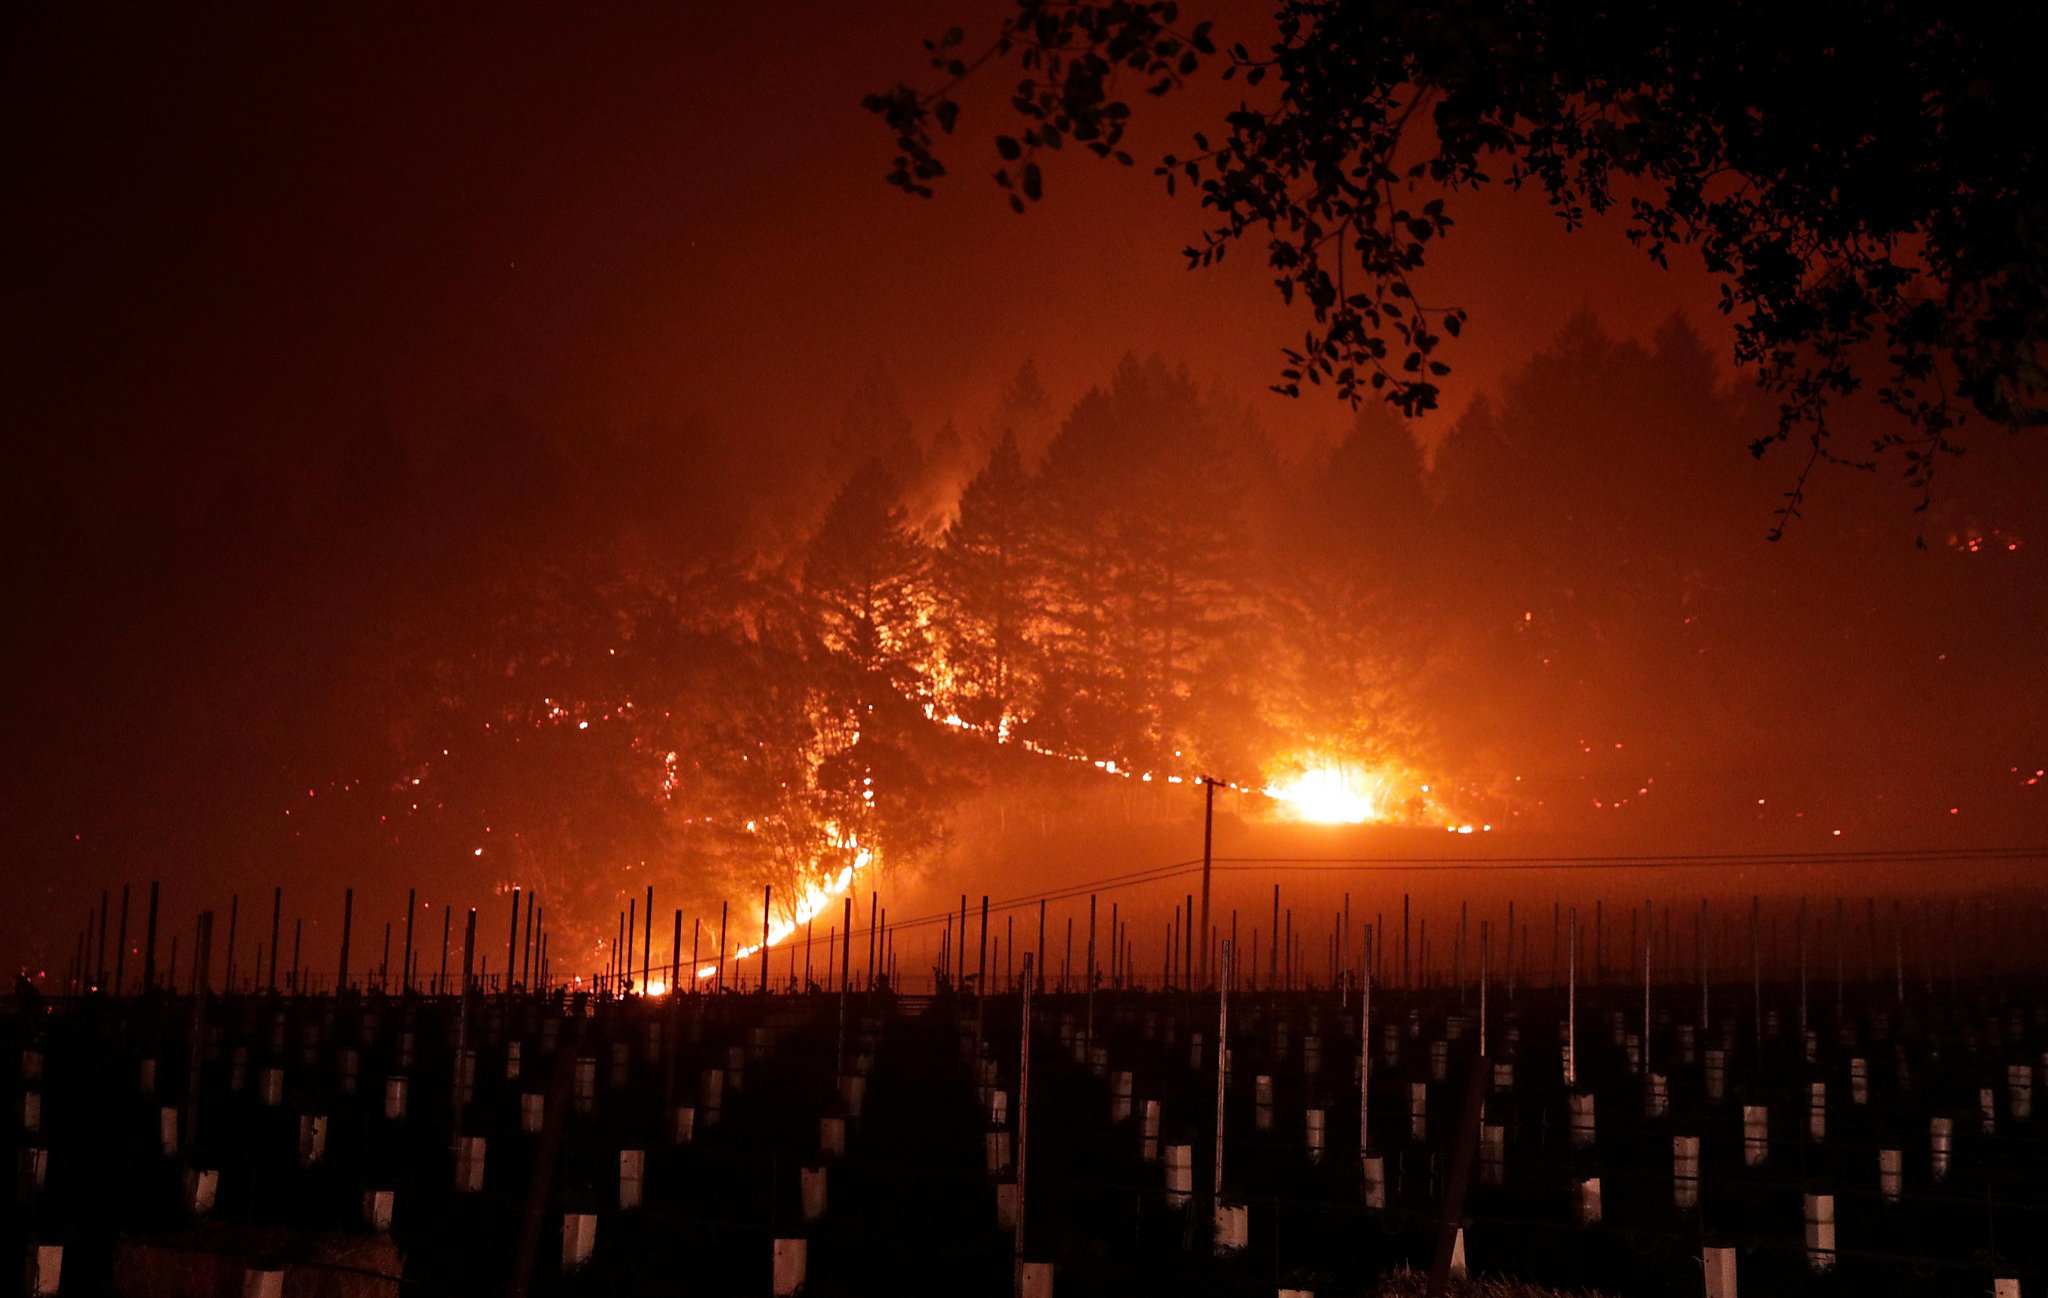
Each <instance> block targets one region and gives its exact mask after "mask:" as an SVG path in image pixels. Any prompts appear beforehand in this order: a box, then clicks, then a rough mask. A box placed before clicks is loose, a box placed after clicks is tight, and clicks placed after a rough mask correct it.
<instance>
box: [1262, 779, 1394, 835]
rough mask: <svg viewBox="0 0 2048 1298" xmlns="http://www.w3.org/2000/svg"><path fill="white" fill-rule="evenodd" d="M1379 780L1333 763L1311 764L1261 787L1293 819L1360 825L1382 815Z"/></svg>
mask: <svg viewBox="0 0 2048 1298" xmlns="http://www.w3.org/2000/svg"><path fill="white" fill-rule="evenodd" d="M1379 783H1380V782H1379V781H1376V780H1370V779H1368V778H1367V777H1365V776H1362V775H1357V774H1353V773H1351V772H1348V771H1345V770H1343V769H1341V768H1339V767H1335V766H1312V767H1310V768H1309V769H1307V770H1305V771H1302V772H1301V773H1300V774H1298V775H1293V776H1290V777H1288V778H1287V779H1285V780H1282V781H1280V782H1279V783H1276V784H1269V785H1267V786H1266V788H1265V794H1266V796H1267V797H1269V798H1271V799H1273V800H1274V801H1275V802H1278V803H1280V804H1281V806H1283V807H1284V808H1286V810H1287V813H1288V814H1289V815H1290V816H1291V817H1292V818H1293V819H1295V820H1301V821H1306V822H1308V823H1309V824H1312V825H1362V824H1364V823H1365V822H1366V821H1369V820H1379V819H1380V818H1381V816H1382V814H1383V813H1382V812H1381V810H1380V805H1379V798H1378V794H1379V789H1378V788H1377V787H1374V786H1376V785H1378V784H1379Z"/></svg>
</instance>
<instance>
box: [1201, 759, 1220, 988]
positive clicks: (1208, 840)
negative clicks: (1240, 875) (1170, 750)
mask: <svg viewBox="0 0 2048 1298" xmlns="http://www.w3.org/2000/svg"><path fill="white" fill-rule="evenodd" d="M1218 783H1219V781H1217V780H1215V779H1213V778H1211V777H1210V776H1207V775H1204V776H1203V777H1202V986H1204V987H1207V986H1209V872H1210V868H1211V866H1212V865H1213V864H1214V848H1215V843H1216V786H1217V784H1218Z"/></svg>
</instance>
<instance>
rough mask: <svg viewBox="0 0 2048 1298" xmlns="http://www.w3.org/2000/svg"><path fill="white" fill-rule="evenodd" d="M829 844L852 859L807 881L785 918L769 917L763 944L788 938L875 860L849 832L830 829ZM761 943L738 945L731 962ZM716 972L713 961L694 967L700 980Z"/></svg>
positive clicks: (757, 950)
mask: <svg viewBox="0 0 2048 1298" xmlns="http://www.w3.org/2000/svg"><path fill="white" fill-rule="evenodd" d="M832 844H833V846H835V847H840V848H844V849H846V850H847V851H849V852H851V853H853V859H852V860H851V861H849V862H848V863H847V864H846V865H845V866H843V867H841V868H840V870H839V872H838V873H837V874H834V875H825V876H821V877H820V878H818V879H816V880H813V881H812V882H811V883H809V884H807V885H806V886H805V888H804V895H803V896H802V897H801V898H799V899H798V901H797V904H796V906H795V907H794V908H793V909H792V910H791V911H790V912H789V915H788V917H787V918H784V919H776V920H770V921H769V924H768V941H767V943H766V944H765V945H767V946H771V947H774V946H780V945H782V943H783V942H784V941H786V940H787V939H788V938H789V936H790V934H792V933H794V932H796V931H797V929H798V928H800V927H802V926H803V925H804V924H807V923H809V922H810V921H811V919H812V918H814V917H815V916H817V915H819V914H821V913H822V912H823V911H824V909H825V908H826V907H827V906H830V905H831V904H832V903H833V902H835V901H838V900H839V899H840V898H841V897H844V896H845V895H846V893H847V890H848V889H850V888H852V887H853V880H854V877H855V876H856V875H858V874H859V873H860V872H861V871H862V870H865V869H867V867H868V866H869V865H870V864H872V863H873V861H874V859H875V854H874V852H873V851H872V850H870V849H869V848H866V847H863V846H861V843H860V840H859V838H857V837H856V836H854V835H852V834H846V835H843V836H842V835H841V834H839V833H838V831H837V830H836V829H834V830H833V831H832ZM763 945H764V944H763V943H760V942H756V943H754V944H753V945H751V946H742V947H740V948H738V949H737V950H735V951H734V952H733V953H732V957H731V959H732V962H733V963H734V964H735V965H737V964H738V963H739V962H740V961H742V960H745V959H747V958H748V957H749V956H756V955H759V954H760V953H761V948H762V946H763ZM717 972H718V966H717V965H716V964H707V965H699V966H698V967H697V977H698V978H700V979H702V978H709V977H711V976H712V975H714V974H716V973H717Z"/></svg>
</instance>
